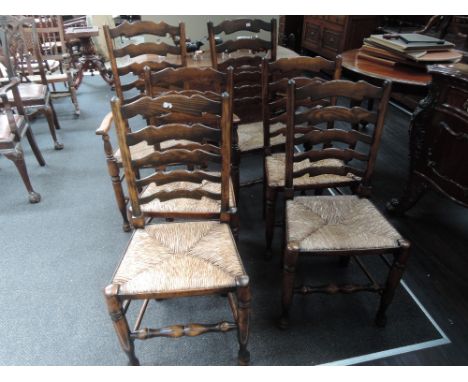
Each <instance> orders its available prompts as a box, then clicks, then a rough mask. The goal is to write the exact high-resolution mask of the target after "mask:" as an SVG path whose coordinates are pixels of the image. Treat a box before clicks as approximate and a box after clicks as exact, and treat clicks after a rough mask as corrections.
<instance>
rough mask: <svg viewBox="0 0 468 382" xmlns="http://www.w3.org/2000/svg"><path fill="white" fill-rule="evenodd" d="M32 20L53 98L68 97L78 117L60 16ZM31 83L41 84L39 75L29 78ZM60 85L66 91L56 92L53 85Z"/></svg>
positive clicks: (37, 16)
mask: <svg viewBox="0 0 468 382" xmlns="http://www.w3.org/2000/svg"><path fill="white" fill-rule="evenodd" d="M31 17H33V18H34V22H35V26H36V31H37V34H38V37H39V43H40V47H41V54H42V58H43V59H44V66H45V70H46V79H47V82H48V83H49V84H51V85H52V89H53V91H52V96H53V97H63V96H67V97H70V99H71V101H72V103H73V106H74V107H75V115H76V116H79V115H80V107H79V105H78V98H77V96H76V89H75V85H74V83H73V74H72V62H71V55H70V54H69V53H68V52H67V46H66V40H65V31H64V27H63V20H62V16H57V15H36V16H31ZM30 80H31V82H41V78H40V76H39V75H36V76H34V77H32V78H31V77H30ZM57 83H62V84H64V85H65V87H66V90H63V91H57V90H56V89H55V84H57Z"/></svg>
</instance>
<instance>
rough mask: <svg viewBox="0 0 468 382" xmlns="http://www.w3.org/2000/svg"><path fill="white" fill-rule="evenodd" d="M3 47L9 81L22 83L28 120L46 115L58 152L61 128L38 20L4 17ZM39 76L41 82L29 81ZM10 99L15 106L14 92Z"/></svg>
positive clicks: (0, 21) (0, 26)
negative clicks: (37, 29)
mask: <svg viewBox="0 0 468 382" xmlns="http://www.w3.org/2000/svg"><path fill="white" fill-rule="evenodd" d="M0 45H1V46H2V50H3V56H2V59H3V61H4V66H5V69H6V73H7V78H14V77H18V78H20V80H21V83H20V84H19V85H18V91H19V96H20V98H21V101H22V104H23V107H24V109H25V111H26V113H27V117H32V116H34V115H35V114H36V113H43V114H44V115H45V116H46V118H47V122H48V124H49V131H50V135H51V136H52V139H53V141H54V148H55V149H56V150H61V149H63V145H62V144H61V143H59V141H58V139H57V134H56V129H59V128H60V125H59V123H58V119H57V115H56V113H55V110H54V106H53V104H52V99H51V96H50V91H49V87H48V83H47V78H46V74H45V69H44V63H43V59H42V55H41V52H40V48H39V42H38V40H37V33H36V30H35V24H34V20H33V19H27V18H23V17H20V16H19V17H14V16H0ZM31 47H32V49H31ZM37 73H39V76H40V78H41V82H40V83H33V82H31V81H30V80H29V78H28V77H29V76H34V75H36V74H37ZM7 95H8V100H9V101H10V103H11V102H14V97H13V93H12V92H11V91H10V92H9V93H8V94H7ZM0 106H2V105H1V104H0Z"/></svg>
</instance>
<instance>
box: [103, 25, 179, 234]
mask: <svg viewBox="0 0 468 382" xmlns="http://www.w3.org/2000/svg"><path fill="white" fill-rule="evenodd" d="M103 29H104V36H105V40H106V45H107V50H108V52H109V59H110V64H111V69H112V75H113V79H114V87H115V93H116V95H117V97H118V98H119V99H120V100H121V102H122V103H123V104H127V103H131V102H133V101H135V100H137V99H139V98H140V97H141V96H142V95H144V94H145V80H144V68H145V67H148V68H149V69H150V70H154V71H158V70H161V69H164V68H168V67H169V68H171V67H172V68H178V67H184V66H186V65H187V52H186V47H185V24H184V23H180V24H179V25H178V26H171V25H169V24H166V23H164V22H161V23H154V22H151V21H135V22H132V23H129V22H127V21H124V22H123V23H122V24H120V25H119V26H117V27H115V28H110V27H109V26H108V25H104V26H103ZM145 36H151V37H153V38H156V37H162V38H164V37H166V36H170V38H171V39H172V40H174V39H175V38H176V37H178V38H179V39H180V41H183V42H184V44H181V45H180V46H179V47H177V46H175V45H169V44H167V43H164V42H163V43H154V42H144V43H137V44H135V43H133V42H132V39H138V38H140V37H145ZM124 37H125V38H127V39H130V42H129V43H127V44H126V45H124V46H123V47H122V46H121V44H120V42H121V40H122V39H123V38H124ZM171 54H172V55H174V56H176V59H174V60H172V61H168V60H161V59H160V57H166V58H167V56H168V55H171ZM119 60H122V61H121V62H118V61H119ZM122 82H125V83H122ZM112 123H113V116H112V112H109V113H108V114H107V115H106V116H105V117H104V119H103V121H102V123H101V125H100V126H99V128H98V129H97V130H96V134H97V135H100V136H101V137H102V140H103V144H104V154H105V156H106V161H107V165H108V173H109V175H110V177H111V181H112V185H113V188H114V193H115V197H116V201H117V206H118V208H119V210H120V213H121V215H122V218H123V230H124V231H129V230H130V229H131V228H130V224H129V222H128V219H127V213H126V200H127V198H126V197H125V196H124V194H123V190H122V185H121V182H122V177H121V174H120V168H121V167H122V158H121V155H120V150H119V149H117V150H114V148H113V147H112V143H111V138H110V135H109V133H110V129H111V127H112ZM132 150H134V151H137V152H138V153H137V152H135V153H134V154H135V155H138V154H139V155H143V156H144V155H146V154H149V153H151V152H152V151H153V150H154V148H153V147H150V146H148V145H145V144H144V143H142V144H141V145H140V146H138V147H133V148H132Z"/></svg>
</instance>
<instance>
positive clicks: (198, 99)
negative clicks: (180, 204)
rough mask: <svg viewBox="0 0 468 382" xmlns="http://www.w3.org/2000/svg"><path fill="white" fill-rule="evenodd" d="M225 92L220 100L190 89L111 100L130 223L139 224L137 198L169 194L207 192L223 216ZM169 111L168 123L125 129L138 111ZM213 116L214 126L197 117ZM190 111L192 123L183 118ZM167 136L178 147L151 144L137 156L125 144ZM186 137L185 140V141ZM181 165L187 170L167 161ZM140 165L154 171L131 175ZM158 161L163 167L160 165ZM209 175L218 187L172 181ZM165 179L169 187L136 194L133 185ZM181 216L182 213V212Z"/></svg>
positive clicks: (227, 151)
mask: <svg viewBox="0 0 468 382" xmlns="http://www.w3.org/2000/svg"><path fill="white" fill-rule="evenodd" d="M229 98H230V96H229V95H228V94H227V93H223V95H222V97H221V100H212V99H209V98H206V97H203V96H201V95H198V94H195V95H190V96H186V95H183V94H162V95H159V96H158V97H154V98H151V97H148V96H145V97H141V98H140V99H139V100H137V101H134V102H132V103H130V104H127V105H121V102H120V100H119V99H118V98H116V97H114V99H113V100H112V102H111V106H112V112H113V114H114V120H115V123H116V128H117V134H118V138H119V146H120V149H121V152H122V162H123V166H124V170H125V178H126V180H127V185H128V191H129V195H130V203H131V207H132V221H133V224H134V225H135V226H136V227H142V226H144V214H143V213H142V208H141V205H142V204H146V203H148V202H150V201H152V200H154V199H159V201H161V202H164V201H168V200H171V199H179V198H189V199H201V198H208V199H212V200H217V201H220V210H219V219H220V220H222V221H226V222H227V221H229V181H230V180H229V179H230V167H231V134H232V109H231V101H230V99H229ZM165 112H166V113H169V114H171V115H172V118H171V120H170V122H169V123H164V124H160V125H159V126H153V125H150V126H146V127H144V128H142V129H139V130H137V131H133V132H130V131H129V129H128V124H129V120H131V119H132V118H134V117H138V116H140V117H143V118H145V119H147V120H151V118H153V117H158V116H159V115H161V114H162V113H165ZM213 115H214V116H216V118H217V119H218V120H219V121H220V122H219V125H220V128H213V127H211V126H210V125H209V124H205V123H203V118H204V117H206V118H208V117H209V116H213ZM190 117H193V118H194V119H196V120H197V123H189V119H190ZM167 140H175V141H178V140H180V141H183V142H184V145H183V147H180V146H177V145H176V146H174V148H170V149H166V150H165V151H157V150H155V151H154V152H152V153H151V154H149V155H147V156H145V157H143V158H132V156H131V153H130V147H131V146H134V145H137V144H139V143H141V142H143V141H145V142H146V143H147V144H148V145H152V146H158V145H160V144H161V143H162V142H164V141H167ZM187 141H190V142H191V143H190V144H189V145H188V144H186V142H187ZM171 165H185V166H187V168H188V169H187V170H185V169H184V170H181V169H172V168H171V167H169V168H167V166H171ZM210 165H211V166H214V167H215V168H217V170H218V171H219V170H221V171H220V175H218V174H216V173H213V172H211V173H210V172H207V171H205V170H200V169H198V167H199V166H203V167H205V166H206V167H208V168H209V167H210ZM142 167H145V168H148V167H150V168H153V169H155V171H154V172H153V173H152V174H151V175H148V176H146V177H145V178H142V179H137V177H136V172H138V170H139V169H140V168H142ZM161 167H163V168H165V170H164V171H163V170H160V169H161ZM203 181H210V182H214V183H218V184H219V185H220V190H221V191H220V192H211V191H207V190H203V189H190V188H188V187H184V186H180V185H179V186H178V182H190V183H202V182H203ZM153 183H154V184H156V185H169V184H173V185H174V188H170V190H167V191H159V192H155V193H153V194H151V195H149V196H146V197H142V196H140V195H139V193H138V189H139V188H142V187H144V186H148V185H150V184H153ZM186 217H187V216H186Z"/></svg>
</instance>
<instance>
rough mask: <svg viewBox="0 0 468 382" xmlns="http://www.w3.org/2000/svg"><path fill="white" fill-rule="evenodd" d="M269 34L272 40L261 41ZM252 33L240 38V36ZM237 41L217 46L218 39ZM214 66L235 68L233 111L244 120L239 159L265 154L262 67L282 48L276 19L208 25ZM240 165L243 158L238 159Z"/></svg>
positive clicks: (237, 133) (239, 142)
mask: <svg viewBox="0 0 468 382" xmlns="http://www.w3.org/2000/svg"><path fill="white" fill-rule="evenodd" d="M262 31H263V32H266V33H268V34H269V36H270V39H269V40H268V41H267V40H264V39H261V38H259V37H258V35H257V34H258V33H261V32H262ZM246 32H247V33H249V35H246V36H243V35H241V36H238V34H239V33H246ZM233 34H236V35H237V37H236V38H234V37H231V39H229V40H227V41H225V42H223V43H221V44H216V37H217V36H224V37H228V36H232V35H233ZM208 39H209V43H210V54H211V64H212V66H213V68H215V69H217V70H221V71H223V70H226V68H228V67H229V66H232V67H233V68H234V93H233V110H234V114H235V115H237V116H238V117H239V119H240V123H239V125H238V126H237V129H236V135H237V136H238V144H237V145H238V147H239V150H238V152H239V155H242V153H248V152H257V151H261V150H262V148H263V126H262V111H261V110H262V90H261V63H262V59H263V58H264V57H267V59H268V60H270V61H272V62H273V61H275V60H276V55H277V48H278V41H277V40H278V31H277V23H276V20H275V19H272V20H271V21H270V22H266V21H263V20H259V19H237V20H225V21H223V22H221V23H220V24H218V25H216V26H215V25H213V23H212V22H209V23H208ZM234 161H235V162H236V163H240V156H239V158H234Z"/></svg>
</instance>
